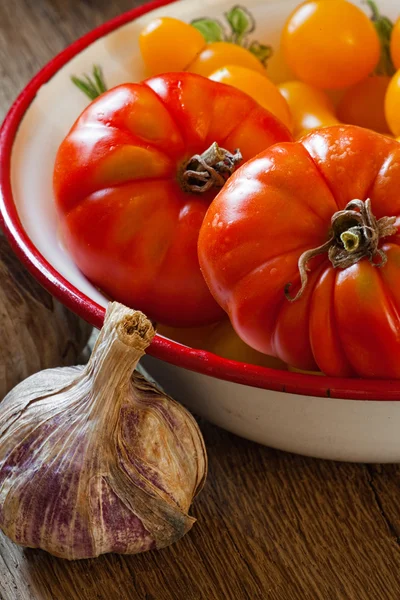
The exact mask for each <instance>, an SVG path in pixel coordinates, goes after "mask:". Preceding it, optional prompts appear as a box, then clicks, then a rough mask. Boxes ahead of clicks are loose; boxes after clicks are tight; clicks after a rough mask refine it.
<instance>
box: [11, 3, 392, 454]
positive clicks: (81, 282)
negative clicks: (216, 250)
mask: <svg viewBox="0 0 400 600" xmlns="http://www.w3.org/2000/svg"><path fill="white" fill-rule="evenodd" d="M357 1H358V4H359V5H360V6H361V7H362V8H363V10H367V8H366V6H365V4H362V3H361V1H360V0H357ZM378 3H379V7H380V9H381V10H382V12H383V13H385V14H387V15H388V16H389V17H391V18H395V17H396V16H397V13H398V12H399V11H398V8H397V10H396V6H395V5H396V4H397V5H398V1H397V0H379V1H378ZM232 4H234V2H232V0H231V1H229V2H228V1H227V0H180V1H178V2H174V3H169V2H166V1H165V0H161V1H157V2H155V3H150V4H146V5H145V6H143V7H141V8H139V9H135V10H132V11H131V12H129V13H126V14H124V15H122V16H121V17H118V18H117V19H114V20H113V21H111V22H108V23H105V24H104V25H102V26H101V27H99V28H98V29H96V30H94V31H92V32H91V33H89V34H88V35H86V36H85V37H84V38H82V39H80V40H78V41H77V42H75V43H74V44H72V45H71V46H70V47H68V48H67V49H66V50H65V51H64V52H62V53H61V54H59V55H58V56H56V57H55V58H54V59H53V60H52V61H51V62H50V63H49V64H48V65H47V66H46V67H44V69H43V70H42V71H41V72H40V73H39V74H38V75H37V76H36V77H35V78H34V79H33V80H32V81H31V82H30V84H29V85H28V86H27V87H26V88H25V90H24V91H23V92H22V94H21V95H20V96H19V98H18V99H17V101H16V102H15V104H14V105H13V107H12V108H11V110H10V112H9V114H8V115H7V117H6V120H5V122H4V124H3V128H2V130H1V134H0V155H1V163H0V208H1V215H2V221H3V223H2V226H3V229H4V231H5V233H6V235H7V237H8V238H9V240H10V242H11V244H12V246H13V248H14V250H15V252H16V253H17V255H18V256H19V257H20V259H21V260H22V261H23V262H24V263H25V264H26V266H27V267H28V269H29V270H30V271H31V272H32V273H33V275H34V276H35V277H36V278H37V279H38V280H39V281H40V282H41V283H42V284H43V285H44V286H45V287H46V288H47V289H48V290H49V291H50V292H51V293H52V294H53V295H54V296H56V297H57V298H58V299H59V300H61V301H62V302H63V303H64V304H66V305H67V306H68V307H69V308H71V309H72V310H73V311H74V312H76V313H77V314H79V315H81V316H82V317H83V318H84V319H86V320H87V321H90V322H91V323H92V324H93V325H95V326H97V327H100V326H101V324H102V321H103V317H104V308H105V306H106V305H107V299H106V298H105V297H104V296H103V295H102V294H101V293H100V292H99V291H98V290H97V289H95V288H94V287H93V286H92V285H91V284H90V283H89V282H88V281H87V280H86V279H85V277H84V276H83V275H82V274H81V273H80V272H79V270H78V269H77V268H76V267H75V265H74V263H73V262H72V260H71V258H70V257H69V255H68V253H67V251H66V250H65V249H64V248H63V247H62V245H61V244H60V241H59V236H58V226H57V218H56V213H55V209H54V205H53V195H52V183H51V182H52V169H53V163H54V158H55V154H56V151H57V147H58V145H59V143H60V142H61V140H62V139H63V137H64V136H65V135H66V133H67V132H68V130H69V128H70V126H71V125H72V123H73V122H74V121H75V119H76V117H77V116H78V115H79V113H80V112H81V111H82V110H83V109H84V108H85V106H86V105H87V100H86V99H85V97H84V96H83V94H81V93H80V92H79V91H78V90H77V89H76V88H75V87H74V86H73V85H72V84H71V82H70V76H71V75H72V74H82V73H84V72H88V71H90V70H91V68H92V65H93V64H94V63H98V64H101V65H102V67H103V68H104V71H105V72H106V74H107V80H108V83H109V85H110V86H112V85H116V84H118V83H122V82H124V81H129V80H131V81H132V80H140V79H142V78H143V77H144V75H145V74H144V72H143V67H142V62H141V58H140V53H139V47H138V41H137V40H138V34H139V32H140V30H141V29H142V27H143V26H144V25H145V24H146V23H147V22H148V21H150V20H151V19H153V18H154V17H155V16H156V15H158V16H165V15H169V16H175V17H179V18H181V19H184V20H186V21H190V20H192V19H193V18H196V17H204V16H209V17H221V16H222V15H223V13H224V12H226V11H227V10H228V9H229V8H231V7H232ZM243 4H244V5H246V7H247V8H248V9H249V10H250V11H251V12H252V14H253V16H254V17H255V20H256V31H255V32H254V33H253V36H254V38H255V39H258V40H261V41H265V42H267V43H269V44H271V45H272V46H273V48H274V50H275V54H274V57H273V59H272V60H271V62H270V63H269V73H270V77H271V78H272V79H275V81H278V80H279V79H278V77H279V78H280V79H281V80H282V79H285V78H288V77H290V74H289V73H285V72H284V71H283V70H282V58H281V56H280V53H279V32H280V31H281V29H282V26H283V24H284V21H285V19H286V17H287V16H288V14H289V11H290V10H292V8H294V7H295V6H296V5H297V4H298V0H294V1H293V0H290V1H289V0H285V1H281V0H279V1H278V0H275V1H274V0H261V1H260V0H247V1H244V2H243ZM149 354H150V356H148V357H146V358H145V359H144V361H143V363H144V367H145V369H146V370H147V371H148V372H149V374H150V375H151V376H153V377H154V378H155V380H156V381H158V382H159V383H160V384H161V385H162V386H163V387H164V388H165V389H166V390H167V391H168V392H169V393H170V394H171V395H172V396H174V397H175V398H176V399H178V400H180V401H182V402H183V403H184V404H185V405H186V406H188V407H189V408H190V409H192V410H193V411H194V412H195V413H197V414H199V415H202V416H204V417H206V418H207V419H209V420H210V421H212V422H213V423H215V424H217V425H219V426H221V427H223V428H225V429H227V430H229V431H232V432H234V433H236V434H238V435H240V436H243V437H246V438H248V439H250V440H254V441H256V442H260V443H262V444H266V445H269V446H273V447H275V448H280V449H283V450H288V451H292V452H298V453H301V454H305V455H309V456H316V457H322V458H330V459H337V460H348V461H362V462H396V461H398V460H400V435H399V431H400V402H399V400H400V381H367V380H351V379H333V378H327V377H319V376H307V375H302V374H298V373H288V372H285V371H276V370H273V369H268V368H264V367H256V366H253V365H248V364H243V363H237V362H234V361H229V360H225V359H222V358H220V357H218V356H215V355H213V354H211V353H208V352H205V351H200V350H196V349H193V348H188V347H186V346H183V345H180V344H178V343H176V342H173V341H171V340H168V339H166V338H163V337H161V336H157V337H156V338H155V340H154V343H153V344H152V346H151V348H150V352H149Z"/></svg>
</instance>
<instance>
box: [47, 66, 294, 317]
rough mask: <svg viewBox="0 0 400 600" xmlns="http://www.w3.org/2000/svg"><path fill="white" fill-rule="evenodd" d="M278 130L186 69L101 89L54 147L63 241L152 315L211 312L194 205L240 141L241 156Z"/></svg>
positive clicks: (223, 171)
mask: <svg viewBox="0 0 400 600" xmlns="http://www.w3.org/2000/svg"><path fill="white" fill-rule="evenodd" d="M289 139H291V138H290V134H289V132H288V130H287V129H286V127H285V126H284V125H283V124H281V123H280V121H278V120H277V119H276V118H275V117H274V116H273V115H272V114H271V113H269V112H268V111H267V110H265V109H263V108H261V107H260V106H259V105H258V104H257V103H256V102H255V101H254V100H252V99H251V98H250V97H249V96H247V95H246V94H244V93H243V92H241V91H239V90H237V89H235V88H233V87H231V86H227V85H224V84H221V83H216V82H214V81H210V80H208V79H206V78H204V77H201V76H199V75H195V74H190V73H172V74H167V75H161V76H159V77H154V78H152V79H148V80H146V81H144V82H143V83H131V84H126V85H121V86H118V87H116V88H114V89H112V90H110V91H109V92H106V93H104V94H103V95H101V96H100V97H99V98H98V99H96V100H95V101H94V102H92V103H91V104H90V105H89V107H88V108H87V109H86V110H85V111H84V112H83V113H82V115H81V116H80V117H79V119H78V120H77V121H76V123H75V124H74V126H73V127H72V129H71V131H70V132H69V134H68V135H67V137H66V138H65V140H64V141H63V142H62V144H61V146H60V148H59V151H58V154H57V158H56V163H55V171H54V190H55V196H56V201H57V206H58V210H59V214H60V218H61V230H62V235H63V237H64V239H65V243H66V245H67V247H68V249H69V252H70V253H71V255H72V257H73V258H74V260H75V262H76V264H77V265H78V267H79V268H80V269H81V270H82V271H83V273H84V274H85V275H86V276H87V277H88V278H89V279H90V280H91V281H92V282H93V283H94V284H95V285H96V286H98V287H99V288H101V289H102V290H103V291H104V292H105V293H106V294H108V295H109V296H110V297H112V298H113V299H115V300H118V301H120V302H123V303H124V304H127V305H128V306H132V307H134V308H137V309H141V310H143V311H144V312H146V313H147V314H148V315H149V316H150V317H152V318H153V319H156V320H157V321H160V322H162V323H165V324H170V325H175V326H191V325H192V326H193V325H201V324H205V323H211V322H213V321H216V320H218V319H219V318H220V317H221V314H222V311H221V309H220V307H219V306H218V304H217V303H216V302H215V301H214V299H213V298H212V296H211V294H210V293H209V291H208V289H207V286H206V284H205V282H204V280H203V278H202V275H201V273H200V269H199V264H198V258H197V239H198V233H199V230H200V226H201V223H202V221H203V218H204V215H205V212H206V210H207V207H208V205H209V204H210V202H211V201H212V199H213V198H214V196H215V194H216V193H217V191H218V187H221V186H222V185H223V184H224V183H225V180H226V179H227V177H228V176H229V174H230V172H231V171H233V169H234V168H235V166H236V164H237V163H238V162H239V158H240V153H241V155H242V157H243V160H248V159H250V158H252V157H254V156H255V155H256V154H257V153H259V152H260V151H261V150H264V149H265V148H267V147H268V146H269V145H270V144H273V143H275V142H278V141H284V140H289ZM215 142H217V144H218V145H219V147H218V146H216V145H215ZM237 148H239V149H240V153H239V152H236V149H237ZM229 151H230V152H229ZM199 155H201V156H199Z"/></svg>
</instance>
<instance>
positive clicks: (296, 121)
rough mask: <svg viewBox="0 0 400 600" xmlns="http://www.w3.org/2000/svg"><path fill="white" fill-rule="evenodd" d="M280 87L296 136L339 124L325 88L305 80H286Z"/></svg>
mask: <svg viewBox="0 0 400 600" xmlns="http://www.w3.org/2000/svg"><path fill="white" fill-rule="evenodd" d="M278 89H279V91H280V93H281V94H282V96H283V97H284V98H285V100H286V101H287V103H288V105H289V109H290V112H291V114H292V122H293V128H292V132H293V135H294V137H295V138H298V137H300V136H302V135H305V134H306V133H309V131H310V130H311V129H316V128H317V127H327V126H328V125H338V124H339V121H338V119H337V118H336V117H335V108H334V106H333V104H332V102H331V101H330V99H329V98H328V96H327V95H326V94H325V92H324V91H323V90H320V89H318V88H316V87H314V86H312V85H308V84H307V83H304V82H303V81H286V82H285V83H281V84H280V85H279V86H278Z"/></svg>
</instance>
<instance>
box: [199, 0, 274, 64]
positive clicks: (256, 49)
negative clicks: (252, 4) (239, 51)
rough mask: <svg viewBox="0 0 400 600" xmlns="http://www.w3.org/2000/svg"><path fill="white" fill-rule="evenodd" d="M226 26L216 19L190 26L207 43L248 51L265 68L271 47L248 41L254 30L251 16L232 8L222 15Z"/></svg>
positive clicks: (245, 9) (203, 19)
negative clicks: (239, 47)
mask: <svg viewBox="0 0 400 600" xmlns="http://www.w3.org/2000/svg"><path fill="white" fill-rule="evenodd" d="M224 17H225V20H226V22H227V25H225V24H222V23H220V21H218V19H209V18H207V17H204V18H202V19H194V20H193V21H192V22H191V25H192V26H193V27H195V28H196V29H197V30H198V31H200V33H201V34H202V36H203V37H204V39H205V41H206V42H207V43H210V42H231V43H233V44H237V45H238V46H242V48H246V49H247V50H249V51H250V52H251V53H252V54H254V56H255V57H256V58H258V60H259V61H260V62H261V63H262V64H263V65H264V66H266V64H267V61H268V59H269V58H271V56H272V54H273V50H272V48H271V46H266V45H265V44H260V42H257V41H250V40H249V34H250V33H252V32H253V31H254V30H255V26H256V23H255V20H254V17H253V15H252V14H251V13H250V12H249V11H248V10H247V8H244V7H243V6H239V5H237V6H234V7H233V8H231V10H229V11H228V12H226V13H225V15H224Z"/></svg>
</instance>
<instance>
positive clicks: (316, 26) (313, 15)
mask: <svg viewBox="0 0 400 600" xmlns="http://www.w3.org/2000/svg"><path fill="white" fill-rule="evenodd" d="M282 47H283V52H284V56H285V59H286V62H287V64H288V66H289V67H290V68H291V69H292V71H293V72H294V74H295V75H296V77H297V78H298V79H300V80H302V81H304V82H305V83H309V84H310V85H315V86H316V87H319V88H322V89H340V88H345V87H347V86H349V85H353V84H355V83H357V82H358V81H361V80H362V79H364V78H365V77H367V76H368V75H369V74H370V73H372V71H373V70H374V68H375V67H376V65H377V63H378V61H379V56H380V43H379V38H378V35H377V33H376V31H375V28H374V26H373V24H372V23H371V21H370V20H369V19H368V17H367V15H366V14H365V13H363V12H362V11H361V10H360V9H359V8H358V7H357V6H355V5H354V4H352V3H350V2H347V0H308V1H306V2H303V3H302V4H300V6H298V7H296V8H295V9H294V11H293V12H292V14H291V15H290V16H289V18H288V20H287V22H286V24H285V27H284V29H283V33H282Z"/></svg>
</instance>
